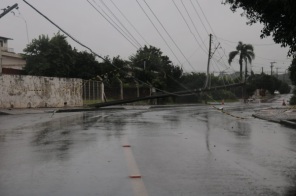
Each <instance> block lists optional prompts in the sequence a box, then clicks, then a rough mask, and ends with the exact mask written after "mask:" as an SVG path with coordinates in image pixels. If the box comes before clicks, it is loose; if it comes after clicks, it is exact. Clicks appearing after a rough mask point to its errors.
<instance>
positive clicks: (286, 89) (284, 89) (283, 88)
mask: <svg viewBox="0 0 296 196" xmlns="http://www.w3.org/2000/svg"><path fill="white" fill-rule="evenodd" d="M290 91H291V87H290V86H289V85H288V84H287V83H285V82H282V83H281V86H280V88H279V92H280V93H281V94H288V93H290Z"/></svg>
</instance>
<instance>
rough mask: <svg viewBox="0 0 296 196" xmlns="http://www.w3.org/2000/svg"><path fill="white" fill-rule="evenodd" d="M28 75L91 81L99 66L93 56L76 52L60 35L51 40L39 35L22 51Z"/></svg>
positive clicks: (64, 37)
mask: <svg viewBox="0 0 296 196" xmlns="http://www.w3.org/2000/svg"><path fill="white" fill-rule="evenodd" d="M24 52H25V58H26V60H27V64H26V66H25V72H26V73H27V74H30V75H38V76H50V77H72V78H82V79H91V78H94V77H96V75H98V74H99V73H100V65H99V63H98V62H97V61H96V59H95V56H94V55H93V54H90V53H87V52H86V51H83V52H78V51H77V50H76V49H75V48H74V49H73V48H72V47H71V45H70V44H69V43H68V42H67V40H66V36H64V35H61V34H60V33H57V34H55V35H54V36H53V37H52V38H48V36H45V35H40V36H39V38H38V39H33V41H32V42H31V43H30V44H28V46H27V47H26V48H25V49H24Z"/></svg>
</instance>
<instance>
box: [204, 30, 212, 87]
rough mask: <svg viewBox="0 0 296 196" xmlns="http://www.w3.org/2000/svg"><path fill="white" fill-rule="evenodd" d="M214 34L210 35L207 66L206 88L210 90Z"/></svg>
mask: <svg viewBox="0 0 296 196" xmlns="http://www.w3.org/2000/svg"><path fill="white" fill-rule="evenodd" d="M212 36H213V35H212V34H210V41H209V56H208V66H207V79H206V83H205V86H204V88H208V85H209V79H210V62H211V57H212Z"/></svg>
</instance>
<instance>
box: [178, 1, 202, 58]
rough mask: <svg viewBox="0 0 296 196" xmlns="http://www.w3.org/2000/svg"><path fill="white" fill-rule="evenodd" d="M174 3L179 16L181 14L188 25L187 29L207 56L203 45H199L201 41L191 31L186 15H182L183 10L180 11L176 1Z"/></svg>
mask: <svg viewBox="0 0 296 196" xmlns="http://www.w3.org/2000/svg"><path fill="white" fill-rule="evenodd" d="M173 3H174V5H175V7H176V9H177V10H178V12H179V14H180V15H181V17H182V18H183V20H184V22H185V24H186V25H187V28H188V29H189V31H190V33H191V34H192V36H193V37H194V39H195V41H196V43H197V45H198V46H199V47H200V48H201V49H202V51H203V52H204V53H205V54H206V55H207V51H206V50H205V49H204V48H203V46H202V45H201V44H200V43H199V41H198V40H197V38H196V36H195V34H194V33H193V32H192V30H191V28H190V26H189V24H188V23H187V21H186V19H185V17H184V15H183V14H182V12H181V10H180V9H179V7H178V5H177V4H176V2H175V1H174V0H173Z"/></svg>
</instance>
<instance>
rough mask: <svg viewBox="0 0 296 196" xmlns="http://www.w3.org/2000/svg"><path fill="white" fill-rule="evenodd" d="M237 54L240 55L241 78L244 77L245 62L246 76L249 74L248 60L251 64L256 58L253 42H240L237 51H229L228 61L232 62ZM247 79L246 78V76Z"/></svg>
mask: <svg viewBox="0 0 296 196" xmlns="http://www.w3.org/2000/svg"><path fill="white" fill-rule="evenodd" d="M236 55H239V65H240V78H241V79H242V78H243V72H242V69H243V62H245V76H247V65H248V62H249V63H250V64H251V63H252V60H253V59H254V58H255V54H254V48H253V46H252V45H251V44H243V43H242V42H238V45H237V47H236V51H232V52H230V53H229V59H228V63H229V64H231V62H232V60H233V59H234V57H235V56H236ZM245 79H246V78H245Z"/></svg>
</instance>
